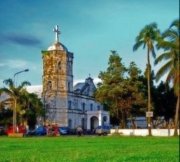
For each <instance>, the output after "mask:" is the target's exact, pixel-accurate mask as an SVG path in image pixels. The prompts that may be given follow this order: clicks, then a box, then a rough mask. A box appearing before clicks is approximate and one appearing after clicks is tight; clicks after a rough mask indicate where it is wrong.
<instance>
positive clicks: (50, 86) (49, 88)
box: [47, 81, 52, 90]
mask: <svg viewBox="0 0 180 162" xmlns="http://www.w3.org/2000/svg"><path fill="white" fill-rule="evenodd" d="M51 89H52V82H51V81H48V83H47V90H51Z"/></svg>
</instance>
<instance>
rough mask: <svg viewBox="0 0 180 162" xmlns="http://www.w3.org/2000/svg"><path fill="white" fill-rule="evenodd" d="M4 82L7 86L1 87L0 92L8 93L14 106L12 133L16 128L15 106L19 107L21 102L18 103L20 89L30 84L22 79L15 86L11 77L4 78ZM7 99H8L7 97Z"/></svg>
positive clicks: (20, 93) (22, 89)
mask: <svg viewBox="0 0 180 162" xmlns="http://www.w3.org/2000/svg"><path fill="white" fill-rule="evenodd" d="M4 83H5V84H6V85H7V86H8V87H7V88H1V89H0V94H1V93H3V92H5V93H6V94H7V95H9V97H10V99H12V100H13V102H14V108H13V133H15V128H16V118H17V117H16V114H17V112H16V111H17V108H19V109H20V107H21V105H20V104H21V103H20V98H21V95H22V91H24V87H25V86H27V85H30V83H29V82H27V81H24V82H22V83H21V84H20V85H19V86H18V87H16V86H15V83H14V82H13V80H12V79H6V80H4ZM7 100H9V99H7Z"/></svg>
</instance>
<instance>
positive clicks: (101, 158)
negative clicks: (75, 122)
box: [0, 136, 179, 162]
mask: <svg viewBox="0 0 180 162" xmlns="http://www.w3.org/2000/svg"><path fill="white" fill-rule="evenodd" d="M74 161H76V162H179V138H175V137H121V136H112V137H98V136H83V137H76V136H72V137H71V136H63V137H62V136H60V137H28V138H27V137H25V138H8V137H0V162H74Z"/></svg>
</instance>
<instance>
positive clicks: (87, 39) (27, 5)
mask: <svg viewBox="0 0 180 162" xmlns="http://www.w3.org/2000/svg"><path fill="white" fill-rule="evenodd" d="M177 18H179V0H165V1H163V0H150V1H147V0H34V1H32V0H5V1H0V22H1V23H0V87H2V86H4V84H3V80H5V79H8V78H13V76H14V74H15V73H16V72H18V71H21V70H24V69H26V68H28V69H29V72H24V73H21V74H19V75H17V76H16V82H17V84H18V83H20V82H22V81H24V80H28V81H29V82H31V84H32V85H40V84H42V71H43V69H42V55H41V51H42V50H47V48H48V47H49V46H50V45H52V44H53V43H54V40H55V34H54V33H53V28H54V26H55V25H59V27H60V31H61V35H60V42H61V43H63V44H64V45H65V46H66V47H67V48H68V50H69V51H70V52H73V53H74V64H73V72H74V80H75V82H77V81H80V80H84V79H85V78H87V77H88V76H89V74H90V75H91V77H92V78H94V79H95V80H97V78H98V74H99V72H100V71H105V70H106V68H107V63H108V58H109V55H110V51H111V50H116V51H117V52H118V53H119V55H120V56H121V57H122V62H123V63H124V64H125V65H126V66H128V65H129V63H130V62H131V61H134V62H135V63H136V64H137V66H138V67H139V68H140V69H141V70H142V71H144V68H145V66H146V50H142V49H140V50H138V51H136V52H133V50H132V48H133V45H134V43H135V38H136V36H137V35H138V33H139V31H140V30H141V29H142V28H143V27H144V26H145V25H147V24H150V23H152V22H156V23H157V24H158V27H159V29H160V30H161V31H162V32H163V31H164V30H165V29H167V28H168V27H169V25H170V24H171V22H172V21H173V20H175V19H177ZM155 68H156V67H155Z"/></svg>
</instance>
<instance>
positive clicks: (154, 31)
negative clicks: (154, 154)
mask: <svg viewBox="0 0 180 162" xmlns="http://www.w3.org/2000/svg"><path fill="white" fill-rule="evenodd" d="M158 37H159V30H158V28H157V24H156V23H151V24H149V25H146V26H145V27H144V28H143V29H142V30H141V31H140V33H139V35H138V36H137V37H136V43H135V44H134V46H133V51H136V50H137V49H139V47H141V46H143V49H144V48H146V47H147V85H148V106H147V107H148V111H151V110H152V105H151V89H150V87H151V85H150V83H151V77H150V75H151V63H150V53H151V54H152V55H153V57H155V50H154V42H156V41H157V39H158ZM148 130H149V135H150V136H151V135H152V133H151V118H150V117H149V118H148Z"/></svg>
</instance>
